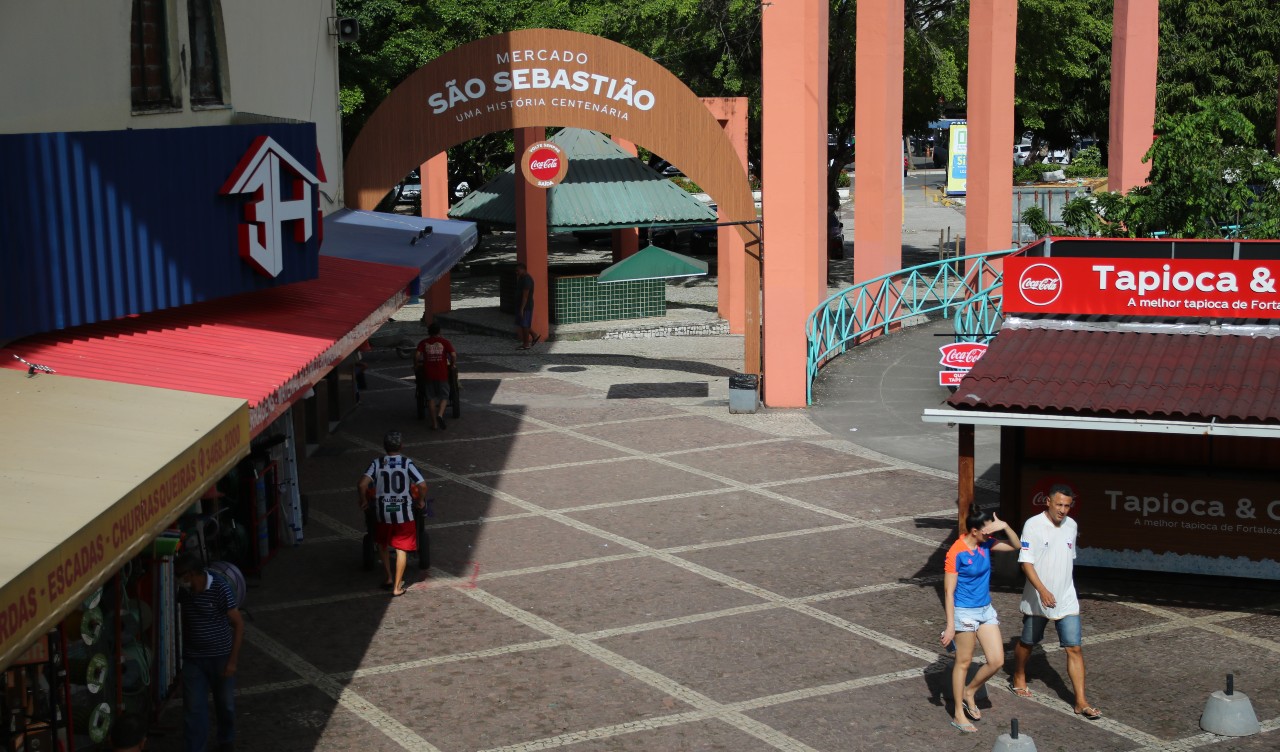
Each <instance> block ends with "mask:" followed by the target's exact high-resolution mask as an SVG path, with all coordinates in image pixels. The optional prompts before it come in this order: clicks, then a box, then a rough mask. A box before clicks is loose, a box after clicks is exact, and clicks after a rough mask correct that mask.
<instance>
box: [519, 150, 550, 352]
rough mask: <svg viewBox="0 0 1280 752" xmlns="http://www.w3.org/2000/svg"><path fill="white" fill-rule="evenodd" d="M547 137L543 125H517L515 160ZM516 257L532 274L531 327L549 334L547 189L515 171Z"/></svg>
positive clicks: (548, 336) (540, 332) (546, 337)
mask: <svg viewBox="0 0 1280 752" xmlns="http://www.w3.org/2000/svg"><path fill="white" fill-rule="evenodd" d="M546 137H547V129H546V128H517V129H516V130H515V139H516V160H517V161H518V160H519V159H520V157H521V156H523V155H524V153H525V150H526V149H528V148H529V147H530V146H532V145H534V144H535V143H537V142H539V141H542V140H543V139H545V138H546ZM515 182H516V261H518V262H520V263H523V264H524V265H525V268H526V269H528V270H529V275H530V276H531V277H533V331H535V332H537V333H538V334H541V335H542V338H543V339H550V338H551V330H550V320H551V317H550V315H549V312H548V311H547V301H548V300H549V299H550V297H549V296H548V295H547V282H548V279H549V276H550V275H549V274H548V273H547V191H546V190H545V189H543V188H538V187H536V186H534V185H532V184H531V183H530V182H529V181H528V180H525V179H524V176H523V175H521V174H519V172H518V171H517V174H516V181H515Z"/></svg>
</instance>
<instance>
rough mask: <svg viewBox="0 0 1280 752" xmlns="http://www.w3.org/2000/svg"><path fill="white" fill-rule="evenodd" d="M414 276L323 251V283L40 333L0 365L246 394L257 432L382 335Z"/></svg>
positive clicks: (1, 354)
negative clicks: (31, 365) (380, 329)
mask: <svg viewBox="0 0 1280 752" xmlns="http://www.w3.org/2000/svg"><path fill="white" fill-rule="evenodd" d="M417 275H418V270H417V269H412V268H407V267H400V266H387V265H384V264H372V263H368V262H362V261H350V260H347V259H342V258H332V257H328V256H321V257H320V276H319V277H318V278H317V279H313V280H310V281H307V282H297V283H294V284H290V285H283V286H281V287H277V288H274V289H271V290H264V291H262V292H254V293H247V294H244V295H236V296H233V297H230V298H222V299H219V300H214V301H209V302H206V303H194V304H192V305H187V306H182V307H181V308H172V309H167V310H163V311H156V312H153V313H145V314H141V315H137V316H129V317H125V318H121V319H115V320H113V321H104V322H100V323H97V324H89V325H86V326H78V327H74V328H71V329H64V330H61V331H57V332H48V333H45V334H38V335H34V336H31V337H27V338H25V339H21V340H17V341H15V342H11V343H9V344H8V345H7V346H5V347H4V348H3V349H0V366H2V367H5V368H19V369H24V368H26V366H24V365H22V364H21V363H19V362H18V361H17V360H15V359H14V358H13V356H14V355H19V356H21V357H22V358H24V359H25V360H27V361H29V362H31V363H39V364H41V365H46V366H49V367H51V368H53V369H54V370H55V371H56V372H57V373H58V374H63V375H67V376H80V377H83V378H90V379H100V380H102V381H115V382H119V383H125V384H140V385H143V386H154V387H162V388H166V389H176V390H179V391H184V392H197V393H201V394H215V395H221V396H225V397H240V398H242V399H244V400H246V401H248V403H249V408H250V410H249V416H250V429H251V431H252V433H253V434H255V435H256V434H257V433H258V432H259V431H261V430H262V429H263V428H265V427H266V426H267V425H269V424H270V423H271V421H273V420H275V418H277V417H279V415H281V414H282V413H283V412H284V411H285V409H287V408H288V406H289V404H290V403H291V402H292V401H293V400H294V398H295V397H296V396H297V395H298V394H299V393H300V392H303V391H305V390H306V389H308V388H310V387H311V386H312V385H314V384H315V383H316V382H317V381H319V380H320V378H321V377H323V376H324V375H325V374H326V373H327V372H328V371H329V370H330V369H332V368H333V367H334V366H335V365H337V364H338V363H340V362H341V361H342V360H343V359H344V358H345V357H347V356H348V355H350V354H351V353H352V352H353V351H354V350H355V348H356V347H358V346H359V345H360V343H362V342H364V341H365V340H366V339H368V338H369V336H370V335H371V334H373V333H374V332H375V331H377V328H378V327H379V326H381V325H382V324H383V323H385V322H386V320H387V319H388V318H390V317H391V314H392V313H394V312H395V311H396V309H398V308H399V307H400V306H401V305H403V304H404V302H405V300H406V297H407V296H406V293H405V288H406V286H407V285H408V284H409V283H410V281H412V280H413V279H414V278H416V277H417ZM55 378H56V377H55Z"/></svg>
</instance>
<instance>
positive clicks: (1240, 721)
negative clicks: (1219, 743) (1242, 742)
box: [1200, 674, 1262, 736]
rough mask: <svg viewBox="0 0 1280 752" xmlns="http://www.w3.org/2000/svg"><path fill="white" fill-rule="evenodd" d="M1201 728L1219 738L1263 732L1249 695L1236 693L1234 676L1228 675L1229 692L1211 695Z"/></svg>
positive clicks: (1202, 718) (1202, 716) (1203, 714)
mask: <svg viewBox="0 0 1280 752" xmlns="http://www.w3.org/2000/svg"><path fill="white" fill-rule="evenodd" d="M1200 728H1202V729H1204V730H1205V731H1208V732H1209V733H1210V734H1217V735H1218V736H1252V735H1254V734H1256V733H1258V732H1259V731H1261V730H1262V727H1261V726H1259V725H1258V716H1257V715H1255V714H1254V712H1253V703H1251V702H1249V697H1248V695H1246V694H1244V693H1243V692H1237V691H1235V675H1234V674H1227V691H1225V692H1222V691H1218V692H1214V693H1213V694H1211V695H1209V701H1208V702H1206V703H1205V705H1204V713H1202V714H1201V715H1200Z"/></svg>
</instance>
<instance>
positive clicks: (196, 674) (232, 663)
mask: <svg viewBox="0 0 1280 752" xmlns="http://www.w3.org/2000/svg"><path fill="white" fill-rule="evenodd" d="M173 573H174V575H175V576H176V578H177V581H178V589H179V592H178V603H179V605H181V606H182V705H183V710H184V716H185V717H184V723H183V725H184V736H185V739H186V744H185V745H184V749H185V750H186V752H204V749H205V746H206V745H207V744H208V741H209V691H210V690H213V710H214V715H216V716H217V718H218V749H219V750H220V752H229V750H231V749H232V748H233V745H234V744H235V739H236V726H235V710H236V708H235V695H236V678H235V677H236V660H237V658H238V657H239V655H240V642H241V641H242V640H243V638H244V618H243V617H241V615H240V608H239V604H238V603H236V596H235V594H234V593H232V592H231V588H230V587H229V586H228V585H227V583H226V581H224V580H223V579H222V578H221V577H214V576H213V575H212V574H210V573H209V572H208V570H206V569H205V565H204V562H203V561H202V560H201V558H200V555H199V554H197V553H196V552H194V551H187V552H184V553H183V554H182V555H181V556H179V557H178V559H177V561H176V562H174V569H173Z"/></svg>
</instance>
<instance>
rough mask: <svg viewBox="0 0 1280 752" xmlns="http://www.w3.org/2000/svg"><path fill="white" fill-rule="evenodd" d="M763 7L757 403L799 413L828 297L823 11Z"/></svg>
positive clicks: (791, 1)
mask: <svg viewBox="0 0 1280 752" xmlns="http://www.w3.org/2000/svg"><path fill="white" fill-rule="evenodd" d="M762 4H763V6H764V7H763V15H764V29H763V32H762V37H763V42H764V62H763V66H762V68H763V70H762V83H763V97H762V101H763V108H764V115H763V118H762V130H761V144H762V147H763V152H764V158H763V162H764V164H763V170H762V180H763V191H764V192H763V205H764V214H765V234H764V283H763V288H764V290H763V294H764V316H763V325H764V346H763V351H764V352H763V356H764V401H765V403H766V404H767V405H769V406H771V407H804V405H805V336H804V326H805V320H806V319H807V318H808V316H809V312H810V311H812V310H813V308H814V307H815V306H816V305H817V304H818V303H819V302H820V301H821V300H822V298H824V297H826V295H825V294H826V290H827V254H826V247H825V243H826V230H827V225H826V209H827V197H826V182H825V180H824V179H823V178H824V176H825V174H826V166H827V138H826V133H827V28H828V16H829V14H830V12H831V10H830V7H829V5H828V3H827V2H825V0H786V1H785V2H776V1H773V2H768V1H766V2H763V3H762ZM746 294H748V295H750V294H751V291H750V290H747V291H746Z"/></svg>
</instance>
